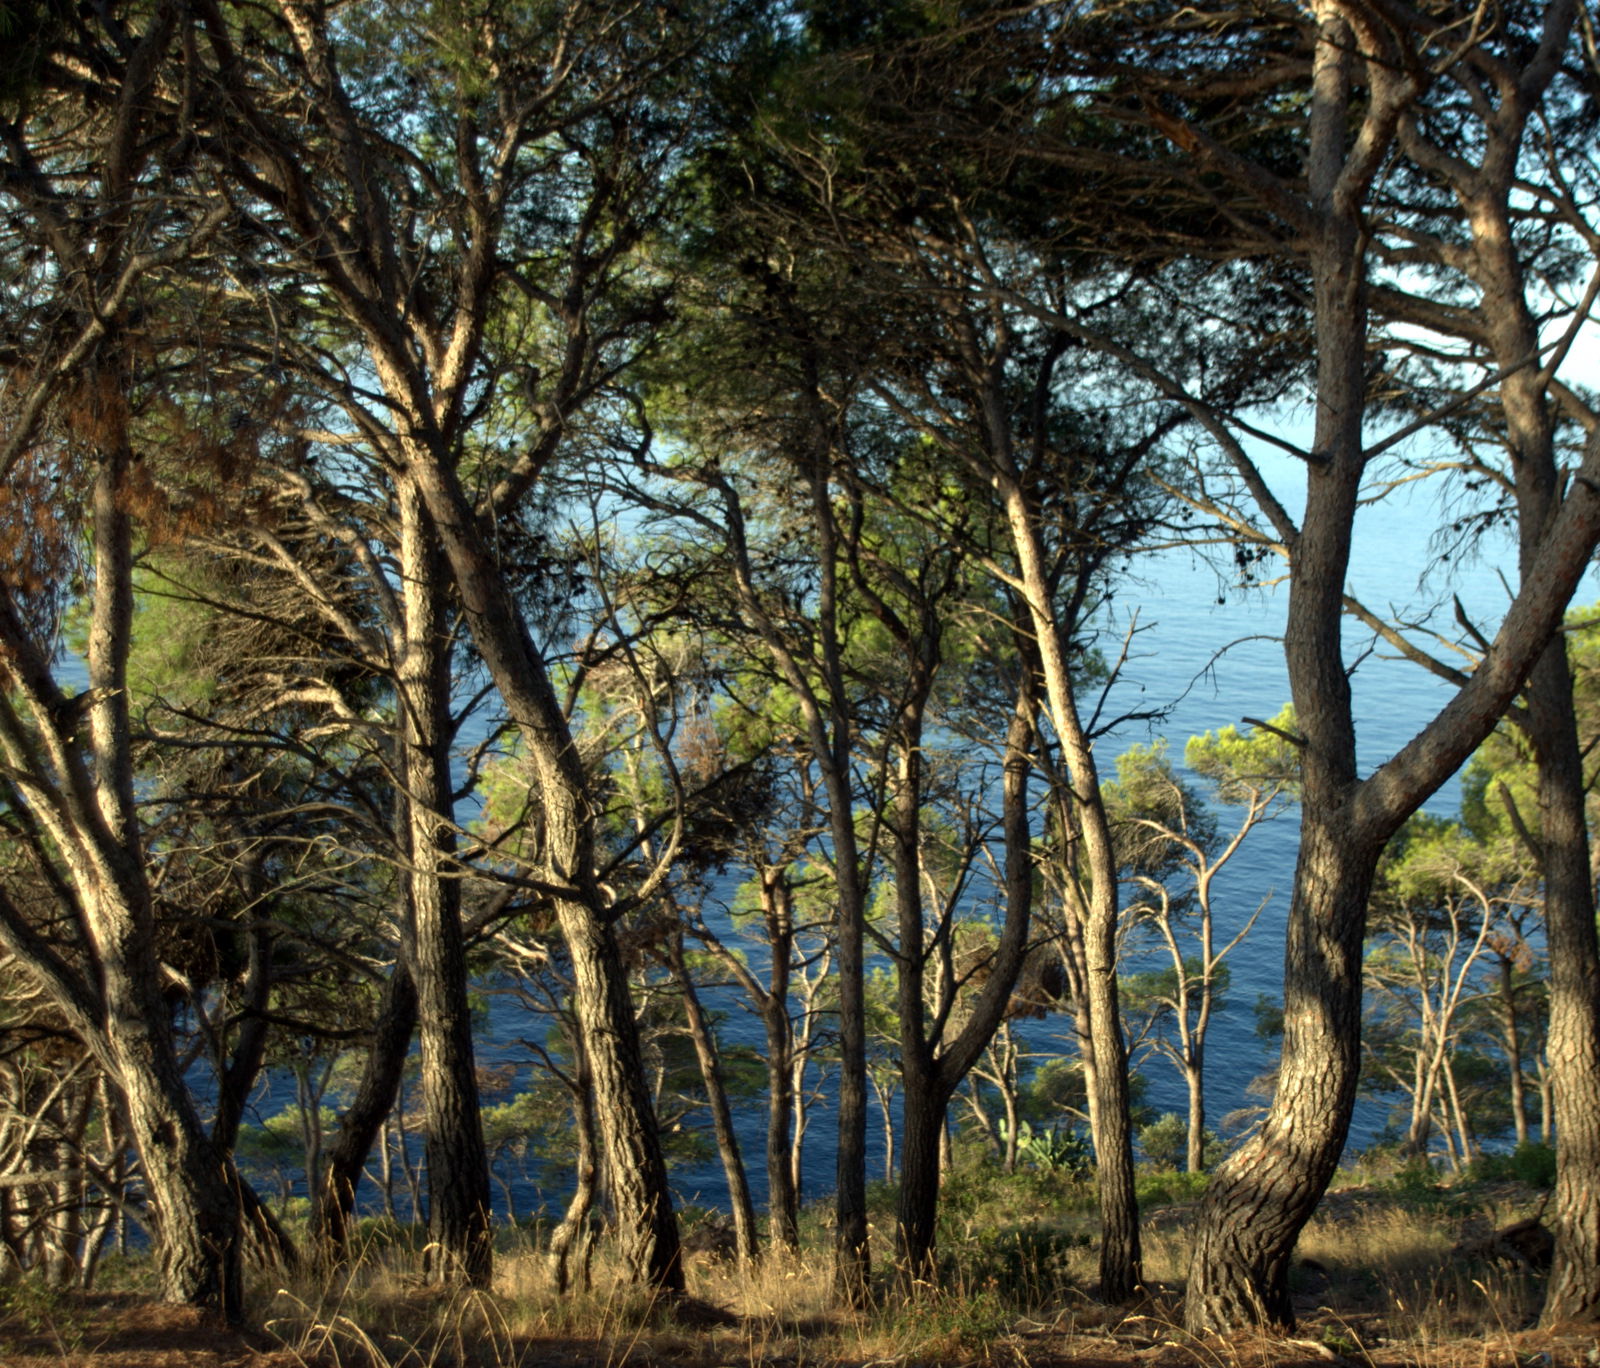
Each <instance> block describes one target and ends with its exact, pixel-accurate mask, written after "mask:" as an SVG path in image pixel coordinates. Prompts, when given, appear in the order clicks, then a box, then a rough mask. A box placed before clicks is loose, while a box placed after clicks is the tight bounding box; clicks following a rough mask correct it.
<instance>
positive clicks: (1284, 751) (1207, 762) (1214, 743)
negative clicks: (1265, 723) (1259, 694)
mask: <svg viewBox="0 0 1600 1368" xmlns="http://www.w3.org/2000/svg"><path fill="white" fill-rule="evenodd" d="M1269 721H1270V723H1271V726H1272V728H1274V729H1275V730H1268V729H1267V728H1266V727H1251V728H1250V730H1249V731H1248V732H1241V731H1240V730H1239V729H1238V728H1237V727H1234V726H1228V727H1224V728H1222V730H1221V731H1216V732H1209V731H1208V732H1206V733H1204V734H1203V735H1201V736H1191V737H1190V738H1189V742H1188V744H1187V745H1186V746H1185V747H1184V749H1183V759H1184V763H1185V764H1186V765H1187V766H1188V767H1189V768H1190V769H1191V770H1193V771H1194V772H1195V773H1196V774H1198V775H1199V776H1200V777H1201V778H1203V779H1207V780H1210V782H1211V783H1212V784H1214V785H1215V786H1216V796H1217V799H1218V801H1219V802H1223V803H1231V804H1237V803H1247V802H1249V801H1250V800H1251V796H1252V795H1253V794H1265V793H1273V794H1283V795H1285V796H1287V797H1292V798H1298V797H1299V794H1300V750H1299V747H1297V746H1296V745H1295V744H1294V742H1292V741H1291V740H1289V737H1291V736H1293V735H1294V734H1295V717H1294V705H1293V704H1289V703H1286V704H1284V706H1283V707H1282V708H1281V709H1279V711H1278V714H1277V716H1275V717H1272V718H1270V719H1269Z"/></svg>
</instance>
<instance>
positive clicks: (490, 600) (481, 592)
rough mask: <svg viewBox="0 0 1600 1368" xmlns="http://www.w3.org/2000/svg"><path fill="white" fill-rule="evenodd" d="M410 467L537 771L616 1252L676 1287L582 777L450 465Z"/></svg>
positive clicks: (652, 1128) (677, 1262)
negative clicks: (617, 1245) (597, 878)
mask: <svg viewBox="0 0 1600 1368" xmlns="http://www.w3.org/2000/svg"><path fill="white" fill-rule="evenodd" d="M414 457H415V461H414V464H413V466H412V468H411V470H410V471H409V472H408V475H409V478H411V479H413V480H415V481H416V483H417V487H418V489H419V490H420V492H421V494H422V496H423V498H424V500H425V501H426V504H427V507H428V511H429V514H430V516H431V517H432V518H433V521H434V525H435V527H436V529H437V530H438V533H439V537H440V541H441V543H442V545H443V547H444V550H445V554H446V556H447V557H448V558H449V562H450V568H451V573H452V575H453V577H454V579H455V584H456V588H457V590H458V591H459V593H460V595H461V601H462V606H463V609H464V611H465V613H466V617H467V621H468V623H469V625H470V626H471V628H472V634H473V638H474V640H475V641H476V642H477V645H478V649H479V651H480V653H481V654H482V656H483V660H484V664H485V666H486V668H487V669H488V671H489V674H490V676H491V677H492V678H493V679H494V681H495V684H496V685H497V686H498V688H499V690H500V694H501V697H502V698H503V699H504V700H505V703H506V706H507V708H508V709H509V711H510V713H511V716H512V718H513V720H514V721H515V722H516V723H517V726H518V728H519V730H520V731H521V734H522V736H523V738H524V739H525V741H526V743H527V746H528V752H529V755H530V757H531V758H532V760H533V762H534V767H535V771H536V773H537V775H538V779H539V790H540V796H541V799H542V802H543V816H544V841H545V849H544V852H543V854H544V863H545V865H546V867H547V869H548V870H549V877H550V881H551V883H552V884H554V885H555V886H556V887H557V888H565V889H566V890H569V891H567V892H564V893H561V894H559V895H556V896H553V897H552V899H551V901H552V903H553V905H554V908H555V913H556V918H557V920H558V922H559V923H560V926H561V931H562V937H563V939H564V941H565V942H566V946H567V953H568V954H569V956H570V957H571V960H572V975H573V984H574V1004H575V1006H576V1009H577V1014H578V1021H579V1028H580V1030H581V1031H582V1033H583V1038H584V1045H585V1048H586V1050H587V1052H588V1058H589V1064H590V1067H591V1069H592V1071H593V1077H594V1086H595V1103H596V1110H597V1112H598V1114H599V1118H600V1125H601V1130H602V1134H603V1136H604V1140H605V1148H606V1173H607V1177H608V1181H609V1183H610V1192H611V1197H612V1201H613V1204H614V1206H615V1210H616V1215H617V1222H618V1227H619V1230H618V1236H619V1240H620V1242H621V1252H622V1257H623V1263H624V1266H625V1268H626V1269H627V1271H628V1274H629V1276H630V1277H633V1278H636V1279H639V1280H641V1281H644V1282H647V1283H649V1284H650V1285H652V1286H656V1287H660V1288H662V1289H664V1290H667V1291H673V1292H681V1291H682V1290H683V1268H682V1260H681V1258H680V1253H679V1243H678V1223H677V1218H676V1217H675V1215H674V1214H673V1209H672V1196H671V1192H670V1189H669V1188H668V1185H667V1169H666V1161H665V1158H664V1157H663V1155H662V1152H661V1140H660V1136H659V1134H658V1133H657V1130H656V1123H655V1115H654V1109H653V1107H652V1104H651V1100H650V1092H649V1087H648V1083H647V1080H646V1077H645V1070H644V1061H643V1055H642V1053H641V1050H640V1043H639V1031H638V1024H637V1021H636V1020H635V1017H634V1011H633V996H632V993H631V991H630V990H629V987H628V978H627V971H626V969H625V968H624V966H623V963H622V956H621V954H620V952H619V950H618V947H617V942H616V935H615V932H614V931H613V928H612V925H611V921H610V918H609V916H608V915H607V898H606V895H605V894H604V893H603V892H602V891H601V889H600V888H599V886H598V885H597V884H596V882H595V873H594V860H593V854H592V852H593V839H594V835H593V830H592V823H593V813H592V810H591V806H590V801H589V793H588V780H587V777H586V776H585V774H584V772H583V766H582V762H581V760H580V757H579V755H578V752H577V748H576V746H575V745H574V744H573V740H572V736H571V734H570V731H569V729H568V727H567V724H566V720H565V718H564V717H563V715H562V712H561V708H560V705H559V703H558V701H557V699H556V697H555V693H554V691H553V689H552V688H551V685H550V681H549V677H548V675H547V674H546V672H545V669H544V665H543V663H542V661H541V659H540V657H539V654H538V652H537V651H536V650H535V648H534V645H533V642H532V640H531V638H530V637H529V636H528V632H527V627H526V624H525V623H524V621H523V618H522V615H521V613H520V612H519V611H518V610H517V607H516V604H515V603H514V602H513V601H512V599H511V596H510V591H509V589H508V587H507V584H506V581H505V579H504V577H503V576H502V575H501V574H500V573H499V570H498V568H497V567H496V566H495V564H494V561H493V559H492V557H491V555H490V552H489V548H488V544H487V543H486V542H485V540H484V538H483V536H482V535H481V533H480V529H479V527H478V523H477V519H476V518H475V517H474V515H473V513H472V511H471V509H470V508H469V507H468V506H467V503H466V500H465V497H464V495H463V493H462V490H461V487H460V483H459V481H458V480H457V479H456V478H455V476H454V474H453V472H451V471H449V470H448V469H447V468H445V466H444V465H443V463H442V462H441V461H440V460H438V459H437V458H436V457H435V456H434V455H433V454H432V453H431V452H428V451H425V450H418V451H416V452H415V453H414Z"/></svg>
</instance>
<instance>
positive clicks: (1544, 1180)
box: [1470, 1140, 1556, 1188]
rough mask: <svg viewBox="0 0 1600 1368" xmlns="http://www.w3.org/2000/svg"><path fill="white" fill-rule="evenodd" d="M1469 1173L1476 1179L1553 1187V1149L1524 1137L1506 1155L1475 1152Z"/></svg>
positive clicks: (1554, 1159)
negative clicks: (1477, 1154)
mask: <svg viewBox="0 0 1600 1368" xmlns="http://www.w3.org/2000/svg"><path fill="white" fill-rule="evenodd" d="M1470 1173H1471V1175H1472V1177H1473V1178H1474V1179H1475V1180H1477V1181H1478V1182H1484V1183H1505V1182H1516V1183H1526V1184H1527V1185H1528V1186H1529V1187H1535V1188H1553V1187H1554V1186H1555V1185H1556V1152H1555V1150H1554V1148H1552V1147H1551V1146H1549V1145H1546V1144H1542V1143H1540V1142H1539V1141H1538V1140H1524V1141H1523V1142H1522V1143H1521V1144H1520V1145H1518V1146H1517V1147H1516V1149H1514V1150H1512V1151H1511V1153H1509V1154H1483V1155H1479V1156H1478V1158H1476V1159H1474V1160H1473V1161H1472V1167H1471V1169H1470Z"/></svg>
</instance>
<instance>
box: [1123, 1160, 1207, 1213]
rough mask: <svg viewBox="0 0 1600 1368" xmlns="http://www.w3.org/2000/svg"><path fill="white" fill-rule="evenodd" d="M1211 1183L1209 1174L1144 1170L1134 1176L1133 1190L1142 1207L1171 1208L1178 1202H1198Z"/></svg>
mask: <svg viewBox="0 0 1600 1368" xmlns="http://www.w3.org/2000/svg"><path fill="white" fill-rule="evenodd" d="M1210 1181H1211V1175H1210V1174H1208V1173H1181V1172H1179V1171H1177V1170H1175V1169H1172V1170H1166V1171H1160V1172H1152V1171H1151V1170H1149V1169H1142V1170H1140V1171H1139V1172H1138V1173H1137V1174H1135V1175H1134V1180H1133V1190H1134V1195H1135V1197H1137V1198H1138V1201H1139V1205H1140V1206H1141V1207H1153V1206H1171V1205H1172V1204H1174V1203H1177V1202H1193V1201H1197V1200H1198V1199H1199V1198H1200V1197H1202V1196H1204V1194H1205V1190H1206V1187H1207V1185H1208V1184H1209V1183H1210Z"/></svg>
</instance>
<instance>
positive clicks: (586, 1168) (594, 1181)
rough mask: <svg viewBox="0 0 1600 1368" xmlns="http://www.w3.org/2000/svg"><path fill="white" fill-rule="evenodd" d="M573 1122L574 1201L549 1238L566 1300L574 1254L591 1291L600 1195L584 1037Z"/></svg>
mask: <svg viewBox="0 0 1600 1368" xmlns="http://www.w3.org/2000/svg"><path fill="white" fill-rule="evenodd" d="M572 1055H573V1058H572V1079H571V1084H570V1091H571V1093H572V1121H573V1129H574V1130H575V1131H576V1132H577V1137H578V1152H577V1155H576V1159H575V1164H574V1173H573V1189H572V1198H571V1200H570V1201H569V1202H568V1203H567V1209H566V1211H565V1213H563V1215H562V1217H561V1223H560V1224H559V1225H558V1226H556V1228H555V1229H554V1230H553V1231H552V1232H551V1234H550V1275H551V1277H552V1279H553V1280H554V1282H555V1285H556V1293H557V1295H558V1296H565V1295H566V1293H567V1290H568V1289H569V1288H570V1287H571V1285H572V1256H573V1251H574V1250H576V1251H578V1255H579V1285H580V1286H581V1287H582V1289H583V1290H584V1291H588V1289H589V1273H590V1260H591V1257H592V1255H593V1252H594V1231H593V1229H592V1228H591V1227H590V1223H589V1218H590V1214H591V1213H592V1212H593V1211H594V1204H595V1198H596V1197H597V1196H598V1194H599V1191H600V1145H599V1143H598V1141H597V1139H596V1135H595V1132H596V1125H595V1114H594V1076H593V1074H592V1073H591V1072H590V1069H589V1056H588V1054H587V1052H586V1051H585V1049H584V1045H583V1038H582V1035H581V1034H575V1035H574V1036H573V1040H572Z"/></svg>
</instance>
